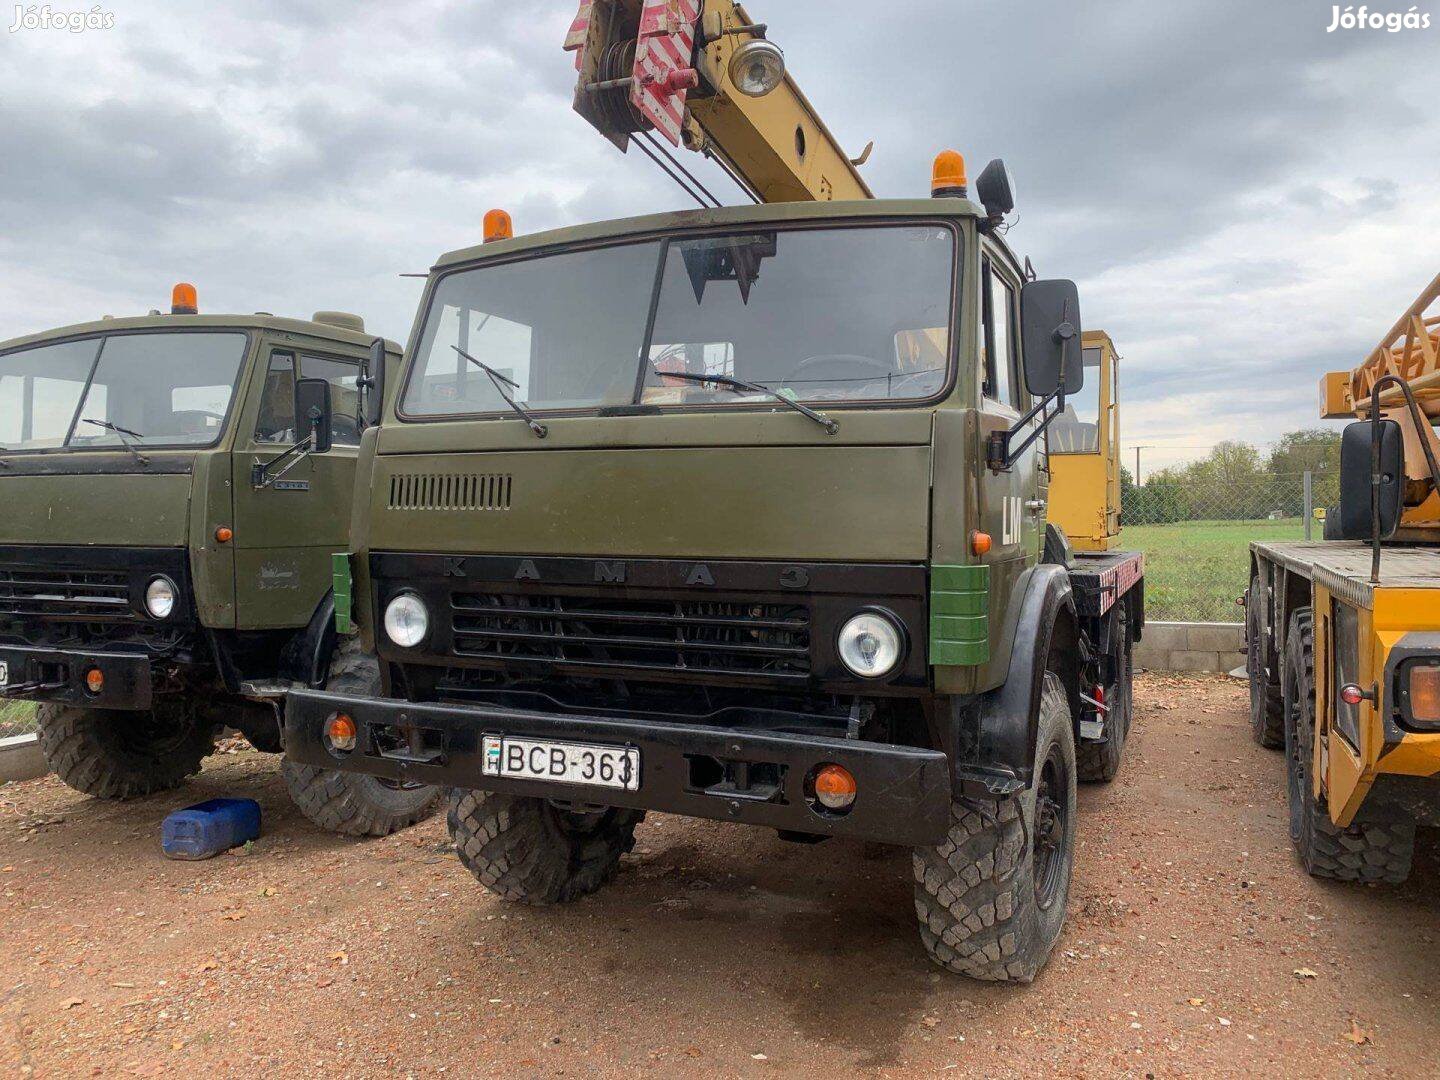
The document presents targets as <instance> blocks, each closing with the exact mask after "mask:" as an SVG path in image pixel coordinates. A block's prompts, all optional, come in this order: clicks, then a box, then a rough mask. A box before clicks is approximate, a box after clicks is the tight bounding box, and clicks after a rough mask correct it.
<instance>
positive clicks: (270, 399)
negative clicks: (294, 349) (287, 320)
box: [255, 352, 295, 446]
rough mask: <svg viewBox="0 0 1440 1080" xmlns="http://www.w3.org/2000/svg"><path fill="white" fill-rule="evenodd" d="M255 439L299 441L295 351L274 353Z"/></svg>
mask: <svg viewBox="0 0 1440 1080" xmlns="http://www.w3.org/2000/svg"><path fill="white" fill-rule="evenodd" d="M255 441H256V442H260V443H280V444H282V445H285V446H289V445H290V444H291V443H293V442H294V441H295V356H294V354H292V353H284V352H274V353H271V354H270V368H269V370H268V371H266V373H265V388H264V389H263V390H262V391H261V393H260V418H259V420H257V421H256V424H255Z"/></svg>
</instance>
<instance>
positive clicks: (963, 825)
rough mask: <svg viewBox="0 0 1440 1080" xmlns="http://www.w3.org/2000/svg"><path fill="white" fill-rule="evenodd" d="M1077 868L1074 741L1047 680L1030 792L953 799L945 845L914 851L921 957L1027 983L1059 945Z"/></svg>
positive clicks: (1061, 697) (1064, 707)
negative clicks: (1057, 940)
mask: <svg viewBox="0 0 1440 1080" xmlns="http://www.w3.org/2000/svg"><path fill="white" fill-rule="evenodd" d="M1074 863H1075V734H1074V729H1073V727H1072V724H1071V719H1070V705H1069V702H1068V701H1067V700H1066V697H1065V691H1064V688H1063V687H1062V686H1061V685H1060V680H1059V678H1058V677H1057V676H1055V675H1054V674H1052V673H1048V672H1047V673H1046V675H1045V685H1044V688H1043V691H1042V694H1041V700H1040V724H1039V731H1038V733H1037V737H1036V751H1035V781H1034V783H1033V784H1032V785H1031V787H1030V789H1029V790H1028V791H1025V792H1023V793H1022V794H1020V795H1016V796H1011V797H1008V798H1003V799H966V800H961V799H957V800H955V802H954V803H952V804H951V808H950V831H949V835H948V836H947V838H946V839H945V842H944V843H942V844H940V845H938V846H936V847H927V848H916V849H915V853H914V867H915V913H916V915H917V916H918V918H919V920H920V939H921V941H922V942H923V943H924V945H925V951H926V952H928V953H929V954H930V958H931V959H932V960H934V961H935V962H936V963H937V964H939V965H940V966H941V967H944V968H947V969H948V970H950V971H954V972H956V973H958V974H961V975H968V976H970V977H971V978H972V979H984V980H988V981H995V982H1017V983H1028V982H1030V981H1031V980H1032V979H1034V978H1035V975H1036V973H1037V972H1038V971H1039V970H1040V969H1041V968H1042V967H1044V966H1045V962H1046V960H1048V959H1049V957H1050V951H1051V949H1053V948H1054V946H1055V941H1056V939H1057V938H1058V937H1059V936H1060V928H1061V926H1062V925H1063V924H1064V921H1065V907H1066V904H1067V902H1068V900H1069V895H1070V876H1071V871H1072V870H1073V869H1074Z"/></svg>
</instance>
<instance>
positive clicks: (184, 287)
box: [170, 281, 200, 315]
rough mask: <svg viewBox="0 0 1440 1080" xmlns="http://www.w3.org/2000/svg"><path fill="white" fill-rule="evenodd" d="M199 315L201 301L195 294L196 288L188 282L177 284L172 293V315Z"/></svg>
mask: <svg viewBox="0 0 1440 1080" xmlns="http://www.w3.org/2000/svg"><path fill="white" fill-rule="evenodd" d="M199 313H200V299H199V297H198V296H197V295H196V293H195V286H194V285H191V284H190V283H189V282H188V281H182V282H180V283H179V284H177V285H176V286H175V288H174V289H173V290H171V293H170V314H171V315H198V314H199Z"/></svg>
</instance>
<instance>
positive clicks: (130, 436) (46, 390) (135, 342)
mask: <svg viewBox="0 0 1440 1080" xmlns="http://www.w3.org/2000/svg"><path fill="white" fill-rule="evenodd" d="M245 340H246V339H245V335H244V334H243V333H240V332H238V331H226V332H216V333H202V332H185V331H160V332H157V333H117V334H110V335H106V336H102V337H90V338H81V339H78V340H75V341H64V342H57V343H55V344H50V345H36V346H32V347H30V348H28V349H19V350H16V351H15V352H9V353H5V354H4V355H0V446H4V447H6V448H7V449H9V450H47V449H57V448H60V447H72V448H86V447H103V448H109V447H120V446H123V445H124V444H125V443H126V442H129V443H131V444H132V445H143V446H208V445H210V444H211V443H213V442H215V440H216V439H218V438H219V436H220V429H221V427H222V426H223V425H224V422H225V417H226V415H227V413H228V412H229V409H230V399H231V398H232V397H233V396H234V393H235V383H236V380H237V377H238V376H239V373H240V364H241V362H242V361H243V360H244V358H245ZM117 429H118V430H117ZM122 433H123V435H122Z"/></svg>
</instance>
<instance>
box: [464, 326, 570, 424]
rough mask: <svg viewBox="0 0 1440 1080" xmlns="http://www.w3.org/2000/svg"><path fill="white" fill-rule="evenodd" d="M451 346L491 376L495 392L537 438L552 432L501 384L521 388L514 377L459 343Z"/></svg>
mask: <svg viewBox="0 0 1440 1080" xmlns="http://www.w3.org/2000/svg"><path fill="white" fill-rule="evenodd" d="M450 347H451V348H452V349H454V350H455V351H456V352H457V353H459V354H460V355H461V356H463V357H464V358H465V359H466V360H469V361H470V363H472V364H474V365H475V366H476V367H478V368H479V369H480V370H481V371H483V372H485V374H486V375H489V376H490V381H491V382H493V383H494V384H495V392H496V393H497V394H499V395H500V396H501V397H502V398H504V399H505V404H506V405H509V406H510V408H512V409H513V410H515V415H516V416H518V417H520V419H521V420H524V421H525V423H527V424H528V425H530V430H531V431H533V432H534V433H535V437H536V438H537V439H543V438H545V436H546V435H548V434H550V429H549V428H547V427H546V426H545V425H544V424H542V423H540V421H539V420H536V419H535V417H534V416H533V415H531V413H530V411H529V410H527V409H526V408H525V407H524V406H523V405H521V404H520V403H519V402H517V401H516V400H515V399H514V398H513V397H511V396H510V395H509V394H507V393H506V392H505V388H504V387H503V386H501V385H500V384H501V383H505V384H506V385H508V386H512V387H514V388H515V389H516V390H519V389H520V384H519V383H517V382H516V381H515V380H514V379H512V378H510V377H509V376H508V375H501V374H500V372H498V371H496V370H495V369H494V368H492V367H491V366H490V365H489V364H487V363H485V361H483V360H476V359H475V357H473V356H471V355H470V354H469V353H468V352H466V351H465V350H464V349H462V348H460V346H459V345H451V346H450Z"/></svg>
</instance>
